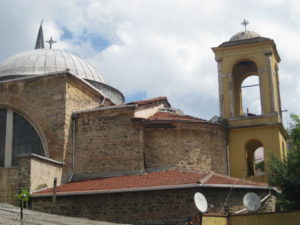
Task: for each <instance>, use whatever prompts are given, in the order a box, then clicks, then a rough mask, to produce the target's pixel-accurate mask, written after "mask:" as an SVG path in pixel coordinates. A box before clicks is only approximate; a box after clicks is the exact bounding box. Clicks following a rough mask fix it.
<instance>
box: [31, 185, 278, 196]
mask: <svg viewBox="0 0 300 225" xmlns="http://www.w3.org/2000/svg"><path fill="white" fill-rule="evenodd" d="M186 188H235V189H258V190H270V191H276V192H277V190H276V188H274V187H269V186H257V185H232V184H184V185H167V186H156V187H140V188H126V189H113V190H101V191H77V192H61V193H59V192H56V196H77V195H97V194H113V193H127V192H140V191H159V190H170V189H186ZM52 196H53V194H52V193H47V194H34V192H33V193H32V195H31V197H32V198H40V197H52Z"/></svg>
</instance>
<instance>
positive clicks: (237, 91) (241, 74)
mask: <svg viewBox="0 0 300 225" xmlns="http://www.w3.org/2000/svg"><path fill="white" fill-rule="evenodd" d="M232 81H233V88H232V89H233V106H234V116H236V117H240V116H256V115H261V114H262V106H261V94H260V85H261V84H260V81H259V73H258V69H257V66H256V64H255V63H254V62H252V61H250V60H244V61H240V62H238V63H237V64H235V66H234V67H233V70H232Z"/></svg>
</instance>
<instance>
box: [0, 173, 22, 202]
mask: <svg viewBox="0 0 300 225" xmlns="http://www.w3.org/2000/svg"><path fill="white" fill-rule="evenodd" d="M18 173H19V172H18V168H17V167H13V168H7V169H4V168H0V202H6V203H10V204H14V203H15V202H16V201H15V200H14V197H13V196H14V195H15V194H16V193H17V190H18V188H19V180H18V179H19V174H18Z"/></svg>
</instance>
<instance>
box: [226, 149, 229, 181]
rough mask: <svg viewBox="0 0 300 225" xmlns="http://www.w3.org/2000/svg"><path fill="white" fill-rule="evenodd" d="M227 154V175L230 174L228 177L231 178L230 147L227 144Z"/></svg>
mask: <svg viewBox="0 0 300 225" xmlns="http://www.w3.org/2000/svg"><path fill="white" fill-rule="evenodd" d="M226 154H227V157H226V159H227V173H228V176H230V158H229V145H228V144H226Z"/></svg>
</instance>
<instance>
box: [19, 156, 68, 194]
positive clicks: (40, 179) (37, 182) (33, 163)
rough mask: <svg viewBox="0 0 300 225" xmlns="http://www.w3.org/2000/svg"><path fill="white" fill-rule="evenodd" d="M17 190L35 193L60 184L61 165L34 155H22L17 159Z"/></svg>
mask: <svg viewBox="0 0 300 225" xmlns="http://www.w3.org/2000/svg"><path fill="white" fill-rule="evenodd" d="M18 169H19V188H20V189H22V188H28V189H29V190H30V191H36V190H39V189H43V188H49V187H53V180H54V178H57V185H59V184H61V175H62V169H63V164H62V163H60V162H56V161H54V160H50V159H48V158H45V157H41V156H38V155H35V154H28V155H22V156H20V157H19V158H18Z"/></svg>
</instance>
